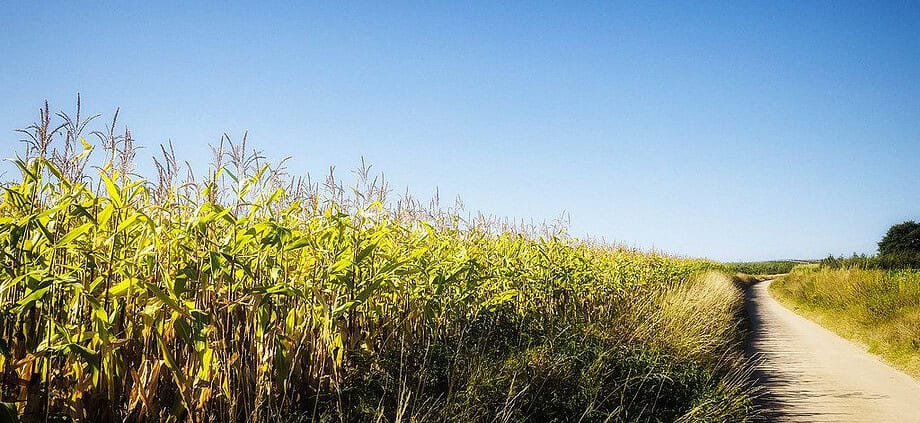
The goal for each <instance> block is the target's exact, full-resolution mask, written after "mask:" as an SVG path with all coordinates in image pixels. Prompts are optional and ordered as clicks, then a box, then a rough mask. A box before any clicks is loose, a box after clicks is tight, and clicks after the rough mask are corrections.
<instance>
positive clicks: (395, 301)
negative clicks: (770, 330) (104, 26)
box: [0, 105, 749, 422]
mask: <svg viewBox="0 0 920 423" xmlns="http://www.w3.org/2000/svg"><path fill="white" fill-rule="evenodd" d="M116 118H117V113H116ZM52 121H55V122H57V121H60V123H52ZM92 122H93V119H92V118H90V119H85V118H83V117H81V116H80V112H79V108H78V112H77V113H76V114H75V115H73V116H71V115H67V114H63V113H61V114H58V115H56V116H55V115H52V114H51V112H50V111H49V109H48V107H47V105H46V106H45V108H44V109H42V111H41V113H40V119H39V121H38V122H37V123H35V124H33V125H32V126H30V127H29V128H27V129H26V130H24V131H23V133H24V134H25V135H26V139H27V141H28V142H27V144H26V149H25V152H24V153H20V155H18V156H17V157H16V159H14V160H12V164H13V165H15V168H16V171H17V173H18V175H17V176H16V178H15V180H13V181H10V182H6V183H4V185H3V188H4V189H3V194H2V195H3V197H2V203H0V251H2V257H0V267H2V276H0V371H2V375H0V377H2V379H0V383H2V384H0V388H2V391H0V394H2V398H0V400H2V402H3V405H4V408H3V410H0V413H7V414H4V415H8V416H9V417H8V419H11V421H16V420H18V421H70V420H76V421H97V422H105V421H192V422H198V421H279V420H281V421H444V420H455V421H523V420H539V421H570V420H578V419H582V420H585V421H604V420H646V421H647V420H651V421H656V420H661V421H668V420H674V419H680V418H683V419H690V420H707V419H714V420H718V419H724V418H726V417H725V416H734V417H733V418H737V419H743V418H745V416H747V413H748V412H749V409H748V405H747V392H746V391H745V389H746V388H745V387H744V386H743V385H744V384H743V383H742V382H741V379H743V377H742V376H741V375H740V372H741V370H739V369H740V365H739V364H738V363H737V360H735V359H734V358H733V357H734V355H733V354H734V351H735V346H736V344H737V342H736V341H737V339H736V337H735V335H736V333H737V325H736V317H737V316H736V314H737V310H738V305H739V304H740V300H739V297H738V295H737V293H736V292H735V290H734V288H733V287H731V285H730V283H722V282H712V281H713V280H714V279H713V278H718V276H716V275H712V274H710V275H708V276H706V275H705V271H707V270H718V269H720V265H718V264H716V263H713V262H709V261H705V260H691V259H680V258H673V257H669V256H665V255H660V254H654V253H642V252H638V251H634V250H630V249H625V248H618V247H611V246H605V245H600V244H594V243H588V242H582V241H578V240H576V239H573V238H571V237H569V236H567V235H566V234H565V231H564V229H562V228H560V227H554V226H534V227H529V226H525V225H515V224H508V223H507V222H502V221H497V220H494V219H489V218H485V217H482V216H473V217H466V216H464V214H463V212H462V211H461V210H459V209H446V210H445V209H442V208H441V207H440V206H439V205H438V204H436V203H433V204H423V203H422V202H420V201H417V200H414V199H412V198H411V197H409V196H405V197H401V198H398V199H391V198H388V197H389V196H390V195H389V194H390V191H389V189H388V187H387V186H386V184H385V183H383V182H381V180H380V179H375V178H373V177H372V176H371V175H370V174H369V170H368V169H369V168H368V167H366V166H362V167H361V168H360V169H359V170H358V172H357V178H356V179H357V182H356V183H355V184H354V186H352V187H345V186H344V185H343V183H342V182H340V181H339V180H338V179H336V177H335V175H334V174H332V173H330V175H329V176H328V177H327V178H326V179H325V180H324V181H323V182H322V183H315V182H313V181H312V180H310V179H308V178H295V177H291V176H289V175H287V174H286V173H285V170H284V168H283V167H281V166H272V165H270V164H269V163H267V162H266V161H265V159H263V158H262V157H261V156H260V155H259V154H258V153H255V152H252V151H251V150H249V149H248V147H247V142H246V140H245V138H244V139H243V140H241V141H236V142H234V141H231V140H230V139H229V138H225V139H223V140H221V142H220V144H218V145H217V146H215V147H213V150H214V155H213V160H212V163H211V164H210V166H209V167H208V168H207V169H206V171H205V173H203V174H202V175H201V176H200V177H196V176H195V175H193V174H192V172H191V170H190V169H187V167H188V166H183V165H180V160H178V159H177V157H176V154H175V153H174V152H173V150H172V147H171V146H164V147H163V148H162V154H161V155H159V156H158V158H157V159H155V160H156V161H155V168H156V170H157V172H156V175H155V176H154V177H152V178H149V179H148V178H144V177H142V176H139V175H136V174H135V173H134V172H133V163H134V156H135V153H136V149H135V147H134V141H133V139H132V137H131V134H130V132H128V131H124V132H121V131H117V130H116V121H115V119H113V121H112V123H111V124H110V125H107V126H106V128H104V129H103V130H101V131H95V132H88V129H87V128H88V127H89V124H90V123H92ZM88 139H89V140H88ZM90 140H91V141H92V142H91V141H90ZM718 280H719V281H721V279H718ZM705 281H709V282H705ZM723 282H724V281H723ZM713 284H715V285H713ZM701 287H702V288H701ZM703 288H705V289H703ZM704 294H705V295H704ZM0 417H2V416H0ZM0 421H5V420H4V419H3V418H0Z"/></svg>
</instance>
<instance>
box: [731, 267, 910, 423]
mask: <svg viewBox="0 0 920 423" xmlns="http://www.w3.org/2000/svg"><path fill="white" fill-rule="evenodd" d="M769 286H770V281H766V282H760V283H757V284H754V285H752V286H751V287H749V288H748V289H747V290H746V299H745V301H746V304H745V307H746V311H747V314H748V318H749V320H750V333H749V339H748V342H747V346H746V347H747V351H748V353H749V354H750V356H751V357H752V358H753V359H754V360H755V362H756V363H757V365H756V368H755V371H754V377H755V381H756V383H757V385H758V386H760V388H761V389H763V391H762V396H761V397H760V398H759V401H758V402H759V406H760V407H761V408H762V411H763V416H762V417H763V419H764V420H766V421H770V422H920V382H918V381H917V380H915V379H914V378H912V377H911V376H909V375H907V374H905V373H902V372H900V371H898V370H896V369H894V368H892V367H891V366H889V365H887V364H885V363H884V362H882V361H881V359H879V358H878V357H876V356H874V355H871V354H869V353H868V352H866V348H865V347H862V346H860V345H858V344H855V343H853V342H850V341H848V340H845V339H843V338H840V337H839V336H837V335H836V334H834V333H832V332H830V331H829V330H827V329H825V328H823V327H821V326H819V325H818V324H816V323H814V322H812V321H810V320H808V319H806V318H804V317H802V316H799V315H798V314H796V313H795V312H793V311H791V310H789V309H788V308H786V307H784V306H783V305H781V304H780V303H779V302H777V301H776V300H775V299H774V298H773V297H772V296H771V295H770V294H769V291H768V288H769Z"/></svg>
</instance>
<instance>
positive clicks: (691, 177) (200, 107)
mask: <svg viewBox="0 0 920 423" xmlns="http://www.w3.org/2000/svg"><path fill="white" fill-rule="evenodd" d="M382 3H383V2H376V3H347V4H337V5H331V4H312V5H311V4H305V5H300V4H296V3H283V4H282V3H277V4H269V3H264V4H259V5H256V4H255V3H253V4H225V5H221V6H214V5H186V4H182V3H173V4H168V3H165V2H164V3H159V2H158V3H157V4H155V5H148V4H143V3H140V2H138V3H132V4H130V5H125V4H119V3H108V4H106V3H96V4H94V5H78V4H76V2H67V3H60V4H54V3H47V4H42V6H41V7H38V6H37V5H36V4H26V3H20V4H9V3H7V4H4V5H2V6H0V28H2V29H0V34H2V37H0V93H2V95H0V111H2V113H0V137H2V138H0V139H2V140H3V145H4V151H5V153H2V154H0V155H2V156H4V157H10V156H13V155H14V154H15V153H16V151H18V148H19V147H18V146H16V141H17V140H18V139H19V137H18V135H17V134H15V133H14V132H13V130H14V129H16V128H19V127H23V126H25V125H26V124H28V123H30V122H32V121H33V120H34V118H35V115H36V111H37V109H38V107H39V106H40V104H41V102H42V101H43V100H44V99H48V100H50V101H51V103H52V106H53V107H55V108H57V109H65V110H70V109H72V107H73V106H72V104H73V100H74V96H75V93H77V92H80V93H82V95H83V98H84V107H85V108H86V109H87V110H92V111H94V112H100V113H104V114H105V115H106V116H111V112H112V111H113V110H114V109H115V107H121V110H122V114H121V120H122V122H123V123H125V124H127V125H128V126H130V127H131V128H132V130H133V133H134V135H135V138H137V140H138V142H139V143H140V144H143V145H145V146H148V147H155V146H156V145H158V144H160V143H162V142H165V141H166V140H167V139H171V140H172V141H173V143H174V144H175V145H176V148H177V151H178V152H179V153H180V155H181V156H182V158H184V159H188V160H189V161H191V162H192V163H203V161H204V160H205V157H206V154H205V153H206V152H207V148H206V146H207V144H208V143H213V142H215V141H217V140H218V139H219V137H220V134H222V133H224V132H228V133H230V134H231V135H232V136H235V137H236V136H239V135H241V134H242V132H243V131H244V130H249V133H250V140H251V142H252V143H253V145H256V146H258V147H259V148H261V149H263V150H265V152H266V153H267V154H268V155H269V157H275V158H280V157H284V156H292V157H293V158H292V160H291V161H290V162H289V169H290V170H291V172H293V173H298V174H300V173H306V172H310V173H312V174H314V175H317V174H322V173H324V172H325V171H326V170H327V169H328V166H330V165H336V166H337V168H338V169H340V170H341V171H342V173H345V170H347V169H351V168H354V167H355V166H356V165H357V164H359V163H360V158H361V156H364V157H365V158H366V159H367V160H368V161H369V162H371V163H372V164H373V165H374V169H375V170H377V171H382V172H384V173H385V174H386V176H387V178H388V179H389V180H390V182H391V185H392V186H393V187H394V188H395V190H396V191H397V192H400V191H402V190H403V189H404V188H405V187H407V186H408V187H409V188H410V189H411V190H412V191H413V192H414V193H415V194H417V195H420V196H427V195H430V194H432V193H433V192H434V190H435V189H436V188H438V189H439V190H440V194H441V197H442V198H448V199H449V198H453V197H454V196H456V195H460V196H461V197H462V198H463V200H464V203H465V204H466V206H467V208H468V209H472V210H481V211H483V212H485V213H488V214H494V215H498V216H507V217H513V218H518V219H526V220H534V221H538V222H539V221H543V220H552V219H554V218H555V217H557V216H558V215H559V214H560V213H561V212H562V211H566V212H568V213H569V215H570V217H571V229H572V232H573V233H575V234H576V235H584V234H591V235H592V236H595V237H603V238H605V239H607V240H610V241H617V242H623V243H626V244H630V245H635V246H640V247H644V248H656V249H660V250H664V251H668V252H672V253H679V254H684V255H691V256H706V257H711V258H715V259H720V260H736V259H771V258H813V257H822V256H826V255H827V254H829V253H834V254H849V253H851V252H867V253H871V252H872V251H874V249H875V242H876V241H877V240H878V239H879V238H880V237H881V235H882V234H883V233H884V231H885V230H886V229H887V227H888V226H889V225H890V224H893V223H896V222H900V221H903V220H907V219H918V218H920V166H918V163H920V88H918V87H920V84H918V81H920V3H916V2H914V3H909V2H904V3H890V4H885V3H881V2H865V3H845V2H790V3H780V2H763V3H746V2H726V3H699V4H696V3H694V4H693V5H692V6H688V3H685V2H679V3H651V2H642V5H641V6H635V5H627V4H619V3H617V4H613V3H606V2H605V3H579V4H578V5H573V4H571V2H553V3H529V2H527V3H525V2H520V3H517V2H502V3H501V4H496V3H497V2H490V3H464V4H446V3H447V2H443V3H441V4H436V3H402V2H399V3H392V4H389V5H386V6H384V5H382ZM388 3H389V2H388ZM458 3H459V2H458ZM153 150H154V149H153V148H148V149H147V151H146V153H141V154H140V156H142V157H146V156H149V154H151V153H152V152H153ZM145 161H146V160H145Z"/></svg>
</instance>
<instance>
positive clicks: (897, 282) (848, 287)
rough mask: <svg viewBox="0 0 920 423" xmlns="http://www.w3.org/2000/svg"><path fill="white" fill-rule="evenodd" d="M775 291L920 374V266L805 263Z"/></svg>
mask: <svg viewBox="0 0 920 423" xmlns="http://www.w3.org/2000/svg"><path fill="white" fill-rule="evenodd" d="M770 289H771V292H772V294H773V295H774V296H775V297H776V298H777V299H779V300H780V301H782V302H784V303H786V304H787V305H789V306H790V307H794V308H795V309H796V311H798V312H800V313H802V314H804V315H806V316H807V317H810V318H812V319H814V320H816V321H817V322H819V323H821V324H823V325H825V326H827V327H828V328H830V329H832V330H834V331H836V332H838V333H839V334H841V335H842V336H844V337H847V338H850V339H854V340H856V341H859V342H862V343H864V344H866V345H868V346H869V349H870V351H871V352H873V353H875V354H879V355H881V356H882V357H884V358H885V359H886V360H888V361H889V362H891V363H892V364H894V365H895V366H897V367H900V368H902V369H904V370H906V371H907V372H908V373H911V374H912V375H914V376H915V377H920V271H915V270H899V271H897V270H891V271H886V270H865V269H858V268H851V269H830V268H826V267H822V268H816V267H812V268H800V269H796V270H795V271H793V272H792V273H790V274H789V275H788V276H785V277H783V278H781V279H779V280H777V281H775V282H774V283H773V285H772V286H771V287H770Z"/></svg>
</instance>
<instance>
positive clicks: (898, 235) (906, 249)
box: [878, 220, 920, 256]
mask: <svg viewBox="0 0 920 423" xmlns="http://www.w3.org/2000/svg"><path fill="white" fill-rule="evenodd" d="M878 253H879V255H883V256H885V255H895V256H899V255H904V254H907V255H915V254H916V255H920V223H917V222H914V221H912V220H911V221H907V222H903V223H898V224H897V225H893V226H892V227H891V228H889V229H888V233H886V234H885V236H884V237H883V238H882V240H881V241H879V242H878Z"/></svg>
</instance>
